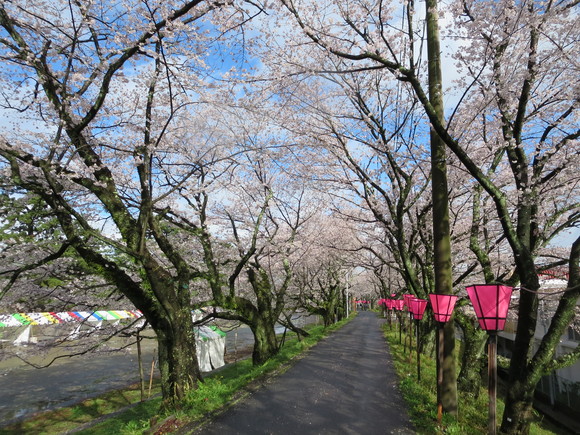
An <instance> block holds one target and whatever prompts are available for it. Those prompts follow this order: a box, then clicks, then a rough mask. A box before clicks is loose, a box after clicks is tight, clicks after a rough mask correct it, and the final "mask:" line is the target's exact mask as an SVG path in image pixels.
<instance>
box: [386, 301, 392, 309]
mask: <svg viewBox="0 0 580 435" xmlns="http://www.w3.org/2000/svg"><path fill="white" fill-rule="evenodd" d="M387 308H388V309H389V310H392V309H393V300H392V299H387Z"/></svg>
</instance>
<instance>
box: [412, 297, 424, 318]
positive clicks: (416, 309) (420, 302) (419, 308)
mask: <svg viewBox="0 0 580 435" xmlns="http://www.w3.org/2000/svg"><path fill="white" fill-rule="evenodd" d="M409 303H410V305H411V313H412V314H413V318H414V319H415V320H421V319H422V318H423V313H425V308H426V307H427V300H426V299H418V298H413V299H411V301H410V302H409Z"/></svg>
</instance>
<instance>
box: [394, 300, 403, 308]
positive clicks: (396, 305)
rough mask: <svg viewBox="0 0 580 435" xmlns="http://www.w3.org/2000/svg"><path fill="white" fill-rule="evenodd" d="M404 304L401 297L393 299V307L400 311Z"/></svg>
mask: <svg viewBox="0 0 580 435" xmlns="http://www.w3.org/2000/svg"><path fill="white" fill-rule="evenodd" d="M404 304H405V301H404V300H403V299H395V300H394V301H393V308H394V309H395V310H398V311H402V310H403V306H404Z"/></svg>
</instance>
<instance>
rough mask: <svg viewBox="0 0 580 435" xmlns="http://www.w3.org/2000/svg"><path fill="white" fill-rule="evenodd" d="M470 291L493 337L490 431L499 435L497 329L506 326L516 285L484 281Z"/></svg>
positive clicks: (489, 351) (489, 353)
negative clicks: (497, 423)
mask: <svg viewBox="0 0 580 435" xmlns="http://www.w3.org/2000/svg"><path fill="white" fill-rule="evenodd" d="M466 290H467V294H468V296H469V299H471V303H472V304H473V308H474V309H475V315H476V316H477V320H478V322H479V326H481V329H483V330H485V331H487V333H488V334H489V340H488V345H487V366H488V371H487V374H488V381H487V389H488V391H489V411H488V423H487V432H488V434H490V435H495V434H496V431H497V425H496V415H495V414H496V395H497V331H502V330H503V328H504V326H505V320H506V317H507V313H508V309H509V307H510V300H511V296H512V290H513V289H512V288H511V287H508V286H507V285H501V284H481V285H472V286H470V287H466Z"/></svg>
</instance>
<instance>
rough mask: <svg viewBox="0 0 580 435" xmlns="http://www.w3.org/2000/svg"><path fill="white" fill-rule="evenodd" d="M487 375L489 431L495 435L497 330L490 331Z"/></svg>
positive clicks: (491, 434)
mask: <svg viewBox="0 0 580 435" xmlns="http://www.w3.org/2000/svg"><path fill="white" fill-rule="evenodd" d="M487 375H488V385H487V387H488V390H489V419H488V429H487V432H488V433H489V434H490V435H495V434H496V431H497V428H496V416H495V410H496V396H497V332H496V331H490V332H489V342H488V345H487Z"/></svg>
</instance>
